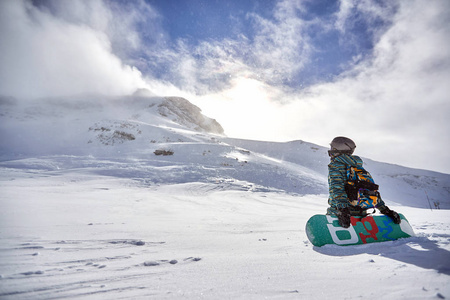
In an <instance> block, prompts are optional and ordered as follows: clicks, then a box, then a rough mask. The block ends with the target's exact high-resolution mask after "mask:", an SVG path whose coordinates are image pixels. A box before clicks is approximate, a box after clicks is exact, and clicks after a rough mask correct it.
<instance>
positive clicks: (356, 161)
mask: <svg viewBox="0 0 450 300" xmlns="http://www.w3.org/2000/svg"><path fill="white" fill-rule="evenodd" d="M332 161H333V162H335V163H341V164H343V165H349V166H352V167H361V166H362V165H363V161H362V159H361V158H360V157H359V156H356V155H348V154H341V155H339V156H337V157H335V158H333V160H332Z"/></svg>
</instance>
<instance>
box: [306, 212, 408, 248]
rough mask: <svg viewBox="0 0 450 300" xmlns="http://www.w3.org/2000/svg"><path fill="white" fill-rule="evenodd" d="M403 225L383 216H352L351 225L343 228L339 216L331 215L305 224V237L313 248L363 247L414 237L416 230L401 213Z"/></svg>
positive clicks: (311, 219) (314, 217)
mask: <svg viewBox="0 0 450 300" xmlns="http://www.w3.org/2000/svg"><path fill="white" fill-rule="evenodd" d="M399 215H400V218H401V219H402V221H401V222H400V224H395V223H394V222H392V220H391V218H389V217H387V216H384V215H377V216H367V217H364V218H360V217H351V226H350V227H349V228H343V227H341V226H340V225H339V222H338V219H337V217H334V216H330V215H315V216H312V217H311V218H310V219H309V220H308V222H307V223H306V235H307V236H308V239H309V241H310V242H311V243H312V244H313V245H314V246H318V247H321V246H323V245H327V244H335V245H340V246H348V245H361V244H367V243H376V242H385V241H393V240H396V239H399V238H407V237H411V236H414V231H413V229H412V228H411V225H409V223H408V220H406V218H405V216H404V215H402V214H399Z"/></svg>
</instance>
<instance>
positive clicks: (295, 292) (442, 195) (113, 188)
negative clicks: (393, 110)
mask: <svg viewBox="0 0 450 300" xmlns="http://www.w3.org/2000/svg"><path fill="white" fill-rule="evenodd" d="M172 99H173V98H172ZM181 102H182V105H181V106H177V105H176V104H177V103H179V101H172V102H170V103H171V105H163V107H164V109H163V113H161V109H160V108H161V104H163V103H167V98H160V97H156V96H153V95H145V93H144V94H142V93H139V94H135V95H134V96H133V97H123V98H108V97H100V96H79V97H74V98H71V99H41V100H39V101H38V102H20V101H17V100H15V99H11V98H1V99H0V125H1V126H0V137H1V139H2V143H1V144H0V191H1V193H0V207H1V210H0V240H1V243H0V298H1V299H64V298H77V299H148V298H154V299H173V298H184V299H198V298H200V299H265V298H267V299H330V298H332V299H336V298H338V299H361V298H362V299H378V298H380V297H383V298H384V299H449V298H450V239H449V237H450V233H449V229H450V218H449V216H450V214H449V211H448V209H450V196H449V193H450V175H448V174H441V173H436V172H431V171H426V170H416V169H410V168H406V167H402V166H396V165H390V164H385V163H381V162H375V161H372V160H369V159H364V160H365V162H366V167H367V169H368V170H369V171H371V173H372V175H373V176H374V177H375V180H376V181H377V183H379V184H380V186H381V193H382V195H383V198H384V200H385V201H386V203H387V205H389V206H390V207H391V208H392V209H394V210H397V211H399V212H401V213H403V214H404V215H405V216H406V217H407V218H408V220H409V221H410V223H411V225H412V227H413V229H414V231H415V233H416V235H417V236H416V237H413V238H408V239H402V240H398V241H393V242H385V243H379V244H370V245H362V246H351V247H339V246H325V247H321V248H318V247H314V246H312V245H311V244H310V243H309V241H308V240H307V237H306V234H305V229H304V227H305V223H306V221H307V220H308V218H309V217H310V216H312V215H314V214H318V213H325V211H326V208H327V164H328V157H327V155H326V149H325V148H323V147H320V146H317V145H314V144H310V143H307V142H303V141H293V142H288V143H272V142H261V141H248V140H238V139H233V138H229V137H226V136H224V135H220V134H213V133H210V132H207V131H206V130H207V129H208V127H204V126H203V127H202V126H200V125H202V124H203V125H204V124H205V123H204V122H205V120H210V119H208V118H207V117H204V118H203V117H199V111H198V110H197V108H196V107H191V106H189V104H188V103H186V102H185V101H181ZM194 115H195V116H196V117H194ZM196 120H198V122H196ZM212 121H213V120H211V122H212ZM219 126H220V125H219ZM214 128H215V129H216V130H217V129H220V127H218V126H217V125H214V126H213V127H211V129H213V130H214ZM156 150H166V151H172V152H173V155H167V156H164V155H155V154H154V152H155V151H156ZM437 206H439V207H440V209H437Z"/></svg>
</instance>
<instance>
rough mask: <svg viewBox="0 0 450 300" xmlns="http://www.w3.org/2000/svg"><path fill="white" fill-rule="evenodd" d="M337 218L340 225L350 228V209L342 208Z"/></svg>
mask: <svg viewBox="0 0 450 300" xmlns="http://www.w3.org/2000/svg"><path fill="white" fill-rule="evenodd" d="M336 216H337V217H338V221H339V225H341V226H342V227H344V228H349V227H350V210H349V209H348V207H344V208H340V209H339V210H338V211H337V213H336Z"/></svg>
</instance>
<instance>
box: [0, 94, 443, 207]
mask: <svg viewBox="0 0 450 300" xmlns="http://www.w3.org/2000/svg"><path fill="white" fill-rule="evenodd" d="M0 109H1V115H0V125H1V127H0V135H1V137H2V140H3V141H7V142H4V143H2V144H1V145H0V159H1V163H0V166H2V167H8V168H31V169H36V168H37V169H39V168H40V167H42V168H43V170H58V169H59V170H61V169H77V168H90V172H92V173H95V174H101V175H109V176H119V177H124V176H125V177H126V176H131V177H133V178H134V179H135V180H138V181H140V182H143V183H145V184H148V185H151V184H175V183H188V182H203V183H213V184H221V188H222V189H228V188H229V189H239V190H252V191H263V190H265V191H269V190H273V191H283V192H288V193H294V194H301V195H305V194H323V195H326V194H327V192H328V187H327V164H328V162H329V158H328V156H327V154H326V150H327V149H325V148H324V147H321V146H318V145H314V144H311V143H307V142H303V141H292V142H288V143H276V142H262V141H249V140H240V139H233V138H229V137H226V136H224V135H223V129H222V127H221V126H220V124H218V123H217V122H216V121H215V120H213V119H210V118H208V117H206V116H204V115H203V114H201V110H200V108H198V107H197V106H195V105H193V104H191V103H190V102H189V101H188V100H186V99H184V98H179V97H157V96H154V95H152V94H151V93H150V94H149V93H148V92H145V91H140V92H138V93H135V94H134V95H133V96H129V97H116V98H111V97H102V96H79V97H73V98H65V99H42V100H38V101H35V102H21V101H17V100H15V99H12V98H5V97H4V98H1V99H0ZM158 151H159V152H158ZM155 153H173V155H169V156H158V155H155ZM364 160H365V162H366V166H367V169H368V170H369V171H370V172H371V173H372V175H373V176H374V178H375V180H376V182H377V183H378V184H379V185H380V186H381V193H382V196H383V198H384V199H385V200H386V201H387V202H389V203H397V204H403V205H408V206H413V207H423V208H430V207H431V208H432V209H435V208H446V209H448V208H450V175H448V174H440V173H436V172H431V171H425V170H414V169H410V168H405V167H401V166H395V165H389V164H384V163H380V162H375V161H372V160H369V159H364ZM124 165H126V166H128V169H127V170H125V169H124Z"/></svg>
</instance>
